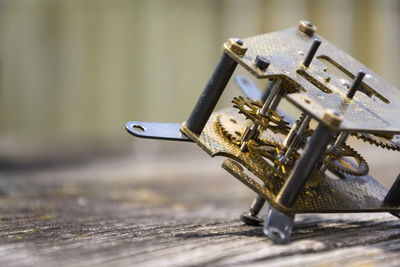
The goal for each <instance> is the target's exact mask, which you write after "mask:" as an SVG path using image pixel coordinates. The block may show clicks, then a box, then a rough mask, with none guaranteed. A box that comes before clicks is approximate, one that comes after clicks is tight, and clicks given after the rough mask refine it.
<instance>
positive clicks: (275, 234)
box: [264, 205, 294, 244]
mask: <svg viewBox="0 0 400 267" xmlns="http://www.w3.org/2000/svg"><path fill="white" fill-rule="evenodd" d="M293 221H294V215H291V214H290V215H288V214H286V213H283V212H280V211H279V210H277V209H275V208H274V207H272V206H271V205H268V207H267V215H266V216H265V220H264V234H265V235H266V236H268V238H269V239H271V240H272V241H273V242H274V243H277V244H286V243H289V242H290V236H291V234H292V229H293Z"/></svg>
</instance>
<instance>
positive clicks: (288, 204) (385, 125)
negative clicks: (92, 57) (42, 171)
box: [127, 21, 400, 242]
mask: <svg viewBox="0 0 400 267" xmlns="http://www.w3.org/2000/svg"><path fill="white" fill-rule="evenodd" d="M315 31H316V27H315V26H314V25H313V24H311V23H310V22H308V21H300V23H299V24H298V26H297V27H293V28H289V29H286V30H283V31H278V32H273V33H268V34H263V35H258V36H253V37H249V38H246V39H243V40H239V39H229V40H228V41H227V42H226V43H225V44H224V45H223V50H224V51H223V55H222V57H221V60H220V62H219V63H218V65H217V68H216V70H215V71H214V73H213V75H212V76H211V78H210V79H209V82H208V84H207V86H206V89H205V90H203V92H202V94H201V96H200V98H199V100H198V102H197V104H196V105H195V108H194V109H193V112H192V114H191V115H190V116H189V119H188V120H187V122H184V123H183V124H182V125H181V127H180V131H181V132H179V131H178V126H177V125H178V124H159V123H158V124H152V123H141V122H132V123H128V124H127V129H128V131H129V132H131V133H132V134H133V135H135V136H139V137H145V138H159V139H168V140H178V141H188V140H191V141H193V142H194V143H196V144H197V145H198V146H200V147H201V148H202V149H203V150H204V151H206V152H207V153H208V154H209V155H210V156H212V157H214V156H224V157H227V158H228V159H226V160H225V161H224V163H223V165H222V167H223V168H224V169H226V170H227V171H228V172H229V173H230V174H232V175H233V176H234V177H236V178H237V179H239V180H240V181H241V182H242V183H244V184H245V185H246V186H247V187H249V188H250V189H252V190H253V191H255V192H256V193H257V194H258V197H257V198H256V200H255V202H254V203H255V204H254V203H253V205H252V207H251V209H250V212H249V213H248V214H247V213H244V215H242V218H243V221H244V222H245V223H248V224H251V225H255V224H257V225H259V224H260V218H258V217H257V214H258V213H259V211H260V210H261V207H262V206H263V204H264V202H265V200H267V201H268V203H269V204H271V206H269V208H268V212H267V216H266V219H265V223H264V232H265V233H266V234H267V236H269V237H270V238H272V239H273V240H274V241H276V242H278V241H282V240H275V239H276V237H271V236H270V233H271V232H270V231H269V230H270V229H272V228H274V227H275V228H280V229H278V230H280V231H281V232H282V233H283V232H285V233H286V234H287V235H286V234H285V235H284V236H285V238H284V239H285V241H287V240H289V239H288V235H290V231H291V229H284V226H282V224H281V221H282V220H283V219H284V220H286V222H287V225H288V227H289V225H292V224H293V218H294V217H293V216H292V215H293V214H296V213H316V212H321V213H331V212H378V211H380V212H385V211H386V212H392V213H398V214H400V205H397V204H396V203H397V202H393V201H392V202H390V201H387V199H386V200H385V197H386V194H387V191H386V189H385V188H384V187H383V186H382V185H380V184H379V183H378V182H377V181H375V180H374V179H373V178H372V177H371V176H369V175H368V172H369V166H368V164H367V162H366V160H365V159H364V158H363V157H362V156H361V155H360V154H359V153H358V152H357V151H355V150H354V149H353V148H351V147H350V146H349V145H348V144H346V140H347V138H348V137H349V136H355V137H356V138H359V139H361V140H363V141H367V142H369V143H371V144H374V145H377V146H380V147H383V148H387V149H393V150H399V151H400V92H399V91H398V90H397V89H396V88H395V87H393V86H391V85H390V84H388V83H387V82H385V81H384V80H383V79H382V78H380V77H379V76H378V75H377V74H375V73H374V72H372V71H371V70H370V69H368V68H367V67H365V66H364V65H362V64H361V63H360V62H358V61H357V60H355V59H353V58H352V57H350V56H349V55H347V54H346V53H344V52H343V51H341V50H340V49H338V48H336V47H335V46H333V45H332V44H330V43H329V42H328V41H326V40H325V39H323V38H322V37H320V36H318V35H317V34H316V33H315ZM308 51H309V52H308ZM307 52H308V53H307ZM237 63H238V64H240V65H241V66H243V67H244V68H245V69H246V70H248V71H249V72H250V73H251V74H252V75H254V76H255V77H256V78H258V79H264V78H265V79H269V82H270V84H269V86H268V87H267V89H266V90H265V92H263V93H262V92H258V90H257V86H256V85H255V84H251V83H250V82H249V80H248V79H246V78H241V79H240V83H239V85H240V87H241V88H245V89H246V90H243V91H247V92H250V93H247V94H246V93H245V95H246V96H252V97H253V98H259V99H250V98H246V97H243V96H238V97H235V98H234V99H233V100H232V107H229V108H226V109H224V110H221V111H214V112H212V111H213V109H214V107H215V105H216V104H217V101H218V99H219V97H220V96H221V94H222V91H223V90H224V89H225V86H226V84H227V83H228V80H229V78H230V77H231V75H232V73H233V71H234V69H235V67H236V65H237ZM329 68H334V70H332V69H329ZM356 76H357V77H358V78H357V79H356V81H353V80H354V79H355V77H356ZM349 90H350V93H349ZM282 99H286V100H288V102H289V103H290V104H292V105H294V106H295V107H296V108H297V109H299V111H300V112H298V113H297V115H294V114H290V113H289V112H287V111H286V110H284V109H283V108H282V107H281V106H279V104H280V102H281V100H282ZM208 100H209V101H208ZM210 114H211V115H210ZM299 114H301V115H299ZM313 125H314V126H313ZM315 125H317V126H315ZM203 126H204V128H203ZM162 131H164V132H165V133H164V134H163V132H162ZM182 133H183V134H184V136H182ZM329 171H330V172H329ZM390 192H391V193H390V195H391V196H397V195H399V194H400V187H399V183H394V184H393V187H392V188H391V190H390ZM390 199H391V198H390ZM389 202H390V203H389ZM271 227H272V228H271ZM290 227H291V226H290ZM278 239H279V238H278Z"/></svg>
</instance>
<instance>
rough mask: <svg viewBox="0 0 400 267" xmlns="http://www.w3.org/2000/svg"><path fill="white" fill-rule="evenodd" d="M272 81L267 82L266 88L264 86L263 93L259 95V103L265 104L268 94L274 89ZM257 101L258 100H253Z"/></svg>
mask: <svg viewBox="0 0 400 267" xmlns="http://www.w3.org/2000/svg"><path fill="white" fill-rule="evenodd" d="M274 83H275V81H274V80H269V81H268V83H267V86H265V89H264V92H263V93H262V94H261V99H260V100H261V103H265V101H266V100H267V98H268V96H269V94H270V93H271V90H272V88H273V87H274ZM255 100H258V99H255Z"/></svg>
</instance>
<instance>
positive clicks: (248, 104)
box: [232, 96, 290, 134]
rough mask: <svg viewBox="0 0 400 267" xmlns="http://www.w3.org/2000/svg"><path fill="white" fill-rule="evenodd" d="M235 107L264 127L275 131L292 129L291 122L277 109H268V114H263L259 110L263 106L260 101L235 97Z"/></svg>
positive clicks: (233, 101) (285, 132) (286, 131)
mask: <svg viewBox="0 0 400 267" xmlns="http://www.w3.org/2000/svg"><path fill="white" fill-rule="evenodd" d="M232 103H233V104H234V105H233V107H234V108H237V109H238V110H239V113H241V114H243V115H245V116H246V118H247V119H250V120H252V121H253V122H255V123H258V124H260V125H261V126H262V127H264V128H268V129H271V130H272V131H273V132H274V133H283V134H287V133H288V132H289V130H290V128H289V123H288V122H286V121H285V120H284V119H283V117H282V116H280V115H279V114H278V112H276V111H275V110H268V112H267V116H266V117H264V116H261V115H260V114H258V111H259V110H260V109H261V108H262V104H261V102H260V101H254V100H251V99H250V98H244V97H242V96H239V97H235V98H233V100H232Z"/></svg>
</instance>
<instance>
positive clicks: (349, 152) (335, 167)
mask: <svg viewBox="0 0 400 267" xmlns="http://www.w3.org/2000/svg"><path fill="white" fill-rule="evenodd" d="M328 158H329V159H328V162H326V165H327V168H328V169H329V170H330V171H332V172H333V173H337V172H340V173H341V174H350V175H355V176H363V175H367V174H368V172H369V167H368V163H367V161H366V160H365V159H364V158H363V157H362V156H361V155H360V154H358V153H357V151H355V150H354V149H353V148H351V147H350V146H348V145H346V144H341V145H339V146H338V147H336V148H335V149H333V151H331V152H330V153H328Z"/></svg>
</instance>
